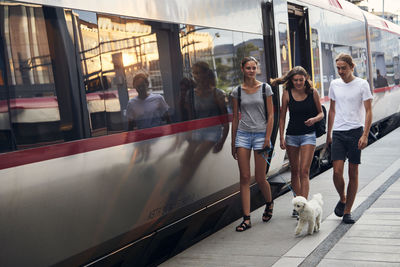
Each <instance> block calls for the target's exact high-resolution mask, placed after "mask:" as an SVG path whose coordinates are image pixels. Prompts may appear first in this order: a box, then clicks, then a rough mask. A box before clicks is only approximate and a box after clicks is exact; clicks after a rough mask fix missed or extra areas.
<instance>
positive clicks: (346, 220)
mask: <svg viewBox="0 0 400 267" xmlns="http://www.w3.org/2000/svg"><path fill="white" fill-rule="evenodd" d="M342 221H343V222H344V223H346V224H353V223H355V222H356V221H355V220H354V219H353V217H352V216H351V214H345V215H343V219H342Z"/></svg>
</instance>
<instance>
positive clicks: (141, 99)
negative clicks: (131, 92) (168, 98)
mask: <svg viewBox="0 0 400 267" xmlns="http://www.w3.org/2000/svg"><path fill="white" fill-rule="evenodd" d="M132 84H133V88H135V89H136V90H137V92H138V96H136V97H134V98H133V99H131V100H129V102H128V105H127V107H126V115H127V117H128V120H129V130H133V129H143V128H150V127H155V126H160V125H162V121H163V120H164V121H166V122H167V123H170V118H169V115H168V108H169V107H168V104H167V103H166V102H165V100H164V97H162V96H161V95H159V94H153V93H150V94H149V93H148V92H147V90H148V88H149V80H148V78H147V76H146V75H145V74H144V73H139V74H137V75H136V76H135V77H134V78H133V82H132Z"/></svg>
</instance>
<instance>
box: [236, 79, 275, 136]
mask: <svg viewBox="0 0 400 267" xmlns="http://www.w3.org/2000/svg"><path fill="white" fill-rule="evenodd" d="M238 88H239V86H237V87H236V88H235V89H233V91H232V97H234V98H236V99H237V98H238ZM265 95H266V97H268V96H271V95H273V92H272V89H271V86H269V85H268V84H266V86H265ZM240 98H241V101H240V112H241V115H242V116H241V118H240V120H239V126H238V130H240V131H245V132H252V133H257V132H265V131H266V129H267V118H266V117H265V113H266V112H265V108H264V100H263V96H262V84H261V85H260V86H259V87H258V90H257V92H255V93H253V94H247V93H246V91H245V90H243V89H242V90H241V96H240Z"/></svg>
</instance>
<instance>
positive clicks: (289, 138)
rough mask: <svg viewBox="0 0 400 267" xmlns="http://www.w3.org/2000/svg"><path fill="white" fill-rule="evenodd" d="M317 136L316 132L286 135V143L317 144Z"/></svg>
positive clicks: (289, 144) (290, 144) (296, 145)
mask: <svg viewBox="0 0 400 267" xmlns="http://www.w3.org/2000/svg"><path fill="white" fill-rule="evenodd" d="M316 140H317V138H316V136H315V132H312V133H309V134H302V135H286V145H288V146H295V147H299V146H304V145H313V146H315V144H316Z"/></svg>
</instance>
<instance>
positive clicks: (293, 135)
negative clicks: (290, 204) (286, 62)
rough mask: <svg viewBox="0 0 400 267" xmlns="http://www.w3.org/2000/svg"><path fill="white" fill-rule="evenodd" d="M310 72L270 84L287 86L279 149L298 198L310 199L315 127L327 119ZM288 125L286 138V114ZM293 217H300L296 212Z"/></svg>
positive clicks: (297, 71)
mask: <svg viewBox="0 0 400 267" xmlns="http://www.w3.org/2000/svg"><path fill="white" fill-rule="evenodd" d="M309 78H310V76H309V75H308V73H307V71H306V70H305V69H304V68H302V67H300V66H296V67H294V68H293V69H292V70H290V71H289V72H288V73H287V74H286V75H284V76H283V77H280V78H277V79H273V80H272V81H271V84H272V85H273V86H276V85H278V84H284V88H285V90H284V91H283V94H282V107H281V113H280V120H279V133H280V146H281V148H282V149H286V150H287V154H288V157H289V163H290V172H291V184H292V187H293V190H294V192H295V193H296V195H298V196H303V197H305V198H307V197H308V193H309V179H310V166H311V162H312V159H313V157H314V150H315V145H316V136H315V126H314V123H316V122H318V121H320V120H322V119H323V117H324V113H323V112H322V107H321V102H320V100H319V99H320V97H319V95H318V92H317V90H314V89H313V88H312V83H311V81H310V80H309ZM288 110H289V124H288V127H287V129H286V138H285V134H284V129H285V119H286V112H287V111H288ZM292 216H293V217H297V216H298V213H297V211H296V210H293V213H292Z"/></svg>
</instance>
